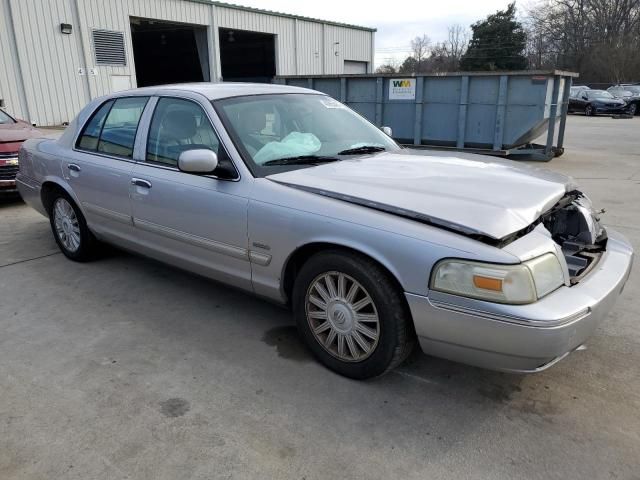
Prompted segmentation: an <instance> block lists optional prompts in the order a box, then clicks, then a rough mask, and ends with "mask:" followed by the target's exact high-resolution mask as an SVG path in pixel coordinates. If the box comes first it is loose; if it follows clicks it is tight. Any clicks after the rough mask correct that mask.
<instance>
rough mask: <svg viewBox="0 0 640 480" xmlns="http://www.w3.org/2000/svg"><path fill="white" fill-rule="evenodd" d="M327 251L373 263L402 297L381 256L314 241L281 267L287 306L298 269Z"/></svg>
mask: <svg viewBox="0 0 640 480" xmlns="http://www.w3.org/2000/svg"><path fill="white" fill-rule="evenodd" d="M327 251H342V252H348V253H352V254H356V255H359V256H362V257H365V258H367V259H369V260H371V261H373V262H374V263H376V264H377V265H378V266H379V267H380V268H381V269H382V270H383V271H384V272H385V273H386V274H387V275H388V277H389V279H390V280H391V281H392V282H393V283H394V285H395V286H396V288H398V291H399V292H400V293H401V294H402V295H403V296H404V292H405V289H404V288H403V287H402V283H401V282H400V280H399V278H398V275H397V273H396V272H395V270H394V269H393V267H392V266H391V265H389V262H387V261H386V260H385V259H384V258H383V257H382V256H381V255H376V254H375V253H374V252H370V251H366V250H365V249H363V248H358V247H356V246H351V245H346V244H341V243H337V242H332V241H315V242H310V243H306V244H304V245H301V246H299V247H298V248H296V249H295V250H294V251H293V252H292V253H291V254H290V255H289V257H288V258H287V260H286V261H285V263H284V265H283V268H282V274H281V277H280V278H282V282H281V288H282V294H283V296H284V298H285V299H286V302H287V304H290V303H291V295H292V292H293V284H294V281H295V279H296V277H297V275H298V272H299V271H300V268H302V266H303V265H304V263H305V262H306V261H307V260H308V259H309V258H311V257H312V256H313V255H315V254H317V253H320V252H327ZM407 307H408V305H407Z"/></svg>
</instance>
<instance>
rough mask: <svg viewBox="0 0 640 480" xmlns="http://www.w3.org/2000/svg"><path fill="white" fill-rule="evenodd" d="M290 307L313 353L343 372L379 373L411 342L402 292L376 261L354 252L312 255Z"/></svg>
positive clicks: (358, 374) (355, 374)
mask: <svg viewBox="0 0 640 480" xmlns="http://www.w3.org/2000/svg"><path fill="white" fill-rule="evenodd" d="M293 311H294V315H295V319H296V322H297V324H298V329H299V331H300V334H301V336H302V338H303V340H304V342H305V343H306V344H307V346H308V347H309V349H310V350H311V351H312V353H313V354H314V356H315V357H316V358H317V359H318V360H319V361H320V362H321V363H323V364H324V365H325V366H327V367H328V368H330V369H331V370H333V371H335V372H337V373H339V374H341V375H344V376H346V377H350V378H355V379H366V378H371V377H376V376H379V375H382V374H384V373H386V372H387V371H389V370H391V369H392V368H395V367H396V366H398V365H400V364H401V363H402V362H403V361H404V360H405V359H406V358H407V357H408V356H409V354H410V353H411V351H412V349H413V347H414V344H415V333H414V331H413V328H412V323H411V318H410V314H409V311H408V307H407V305H406V302H405V299H404V296H403V295H402V292H401V291H400V289H399V288H398V287H397V286H396V285H395V283H394V282H393V281H392V280H391V279H390V278H389V275H388V274H387V273H386V272H385V271H384V270H383V269H382V268H381V267H380V266H379V265H378V264H376V263H375V262H373V261H372V260H370V259H368V258H366V257H364V256H361V255H358V254H354V253H350V252H343V251H328V252H323V253H319V254H316V255H314V256H313V257H311V258H310V259H309V260H308V261H307V262H306V263H305V264H304V265H303V267H302V269H301V270H300V273H299V274H298V276H297V278H296V281H295V286H294V290H293Z"/></svg>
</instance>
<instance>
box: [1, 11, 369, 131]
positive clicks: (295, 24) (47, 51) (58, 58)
mask: <svg viewBox="0 0 640 480" xmlns="http://www.w3.org/2000/svg"><path fill="white" fill-rule="evenodd" d="M130 17H143V18H154V19H158V20H167V21H173V22H183V23H189V24H194V25H203V26H207V27H208V37H209V51H210V62H209V63H210V67H211V78H212V79H214V80H215V79H219V78H220V73H219V72H220V56H219V50H218V48H217V43H218V28H220V27H222V28H234V29H238V30H249V31H256V32H264V33H271V34H274V35H276V72H277V74H278V75H321V74H341V73H343V68H344V61H345V60H353V61H362V62H368V63H369V68H370V69H371V68H372V66H373V57H374V52H373V36H374V33H373V32H371V31H367V30H360V29H355V28H348V27H344V26H338V25H333V24H327V23H321V22H314V21H310V20H305V19H299V18H294V17H292V16H287V15H272V14H268V13H262V12H256V11H247V10H243V9H240V8H234V7H230V6H225V5H221V4H213V3H206V2H203V1H189V0H46V1H42V0H35V1H32V0H0V98H3V99H4V100H5V103H6V105H7V110H8V111H10V112H11V113H13V114H15V115H17V116H19V117H22V118H25V119H26V120H29V121H31V122H32V123H36V124H38V125H59V124H61V123H63V122H66V121H70V120H71V119H72V118H73V117H74V116H75V114H76V113H77V112H78V110H80V108H81V107H82V106H83V105H85V104H86V103H87V102H88V101H89V100H90V99H92V98H95V97H98V96H101V95H105V94H108V93H111V91H112V88H113V87H112V85H113V84H114V82H113V81H112V78H111V77H112V76H117V80H118V82H116V83H119V84H123V83H126V82H125V80H126V78H124V77H129V78H130V84H131V85H132V86H134V87H135V86H136V77H135V65H134V58H133V49H132V43H131V28H130ZM12 20H13V21H12ZM61 23H69V24H71V25H72V26H73V33H72V34H71V35H63V34H62V33H61V32H60V24H61ZM92 29H105V30H114V31H119V32H123V33H124V35H125V50H126V58H127V65H126V66H96V65H95V60H94V52H93V47H92V40H91V30H92ZM336 42H337V43H336ZM80 72H82V73H80ZM91 72H95V73H96V75H93V74H91Z"/></svg>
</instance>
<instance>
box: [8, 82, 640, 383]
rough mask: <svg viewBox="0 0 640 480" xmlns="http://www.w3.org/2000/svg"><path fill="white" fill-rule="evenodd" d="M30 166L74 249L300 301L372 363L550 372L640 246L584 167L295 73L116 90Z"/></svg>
mask: <svg viewBox="0 0 640 480" xmlns="http://www.w3.org/2000/svg"><path fill="white" fill-rule="evenodd" d="M18 185H19V188H20V192H21V194H22V195H23V198H24V199H25V201H26V202H27V203H28V204H29V205H31V206H32V207H33V208H35V209H36V210H38V211H39V212H41V213H42V214H44V215H46V216H48V217H49V219H50V223H51V229H52V233H53V236H54V238H55V240H56V242H57V243H58V246H59V247H60V249H61V251H62V252H63V253H64V254H65V255H66V256H67V257H68V258H70V259H72V260H77V261H84V260H88V259H90V258H91V257H92V254H93V253H94V252H95V250H96V248H97V247H98V246H99V244H98V241H99V240H102V241H106V242H111V243H114V244H116V245H120V246H122V247H125V248H127V249H129V250H131V251H136V252H139V253H142V254H145V255H147V256H150V257H154V258H156V259H159V260H162V261H164V262H167V263H170V264H173V265H176V266H178V267H182V268H185V269H187V270H191V271H193V272H196V273H199V274H201V275H205V276H208V277H210V278H213V279H216V280H219V281H222V282H225V283H227V284H230V285H233V286H236V287H239V288H242V289H245V290H247V291H250V292H253V293H255V294H258V295H260V296H263V297H266V298H269V299H271V300H273V301H276V302H279V303H282V304H285V305H288V306H290V307H291V308H292V310H293V313H294V317H295V319H296V321H297V324H298V328H299V330H300V334H301V338H302V339H303V340H304V342H305V343H306V344H307V345H308V347H309V349H310V350H311V352H313V354H314V355H315V356H316V357H317V358H318V359H319V360H320V361H321V362H322V363H323V364H325V365H326V366H327V367H329V368H331V369H333V370H335V371H337V372H339V373H341V374H343V375H346V376H348V377H352V378H368V377H373V376H376V375H381V374H383V373H385V372H387V371H388V370H389V369H391V368H393V367H395V366H397V365H399V364H400V363H401V362H402V361H403V360H404V359H405V358H407V356H408V355H409V354H410V352H411V350H412V348H413V347H414V345H415V343H416V342H417V343H419V344H420V345H421V346H422V349H423V350H424V351H425V352H426V353H429V354H431V355H434V356H440V357H444V358H448V359H451V360H456V361H460V362H465V363H469V364H472V365H477V366H481V367H485V368H492V369H498V370H505V371H512V372H536V371H540V370H542V369H544V368H547V367H549V366H551V365H553V364H554V363H555V362H557V361H559V360H560V359H562V358H564V357H565V356H566V355H568V354H569V353H570V352H571V351H573V350H575V349H576V348H578V347H579V346H580V345H582V344H583V343H584V342H585V341H586V340H587V338H588V337H589V336H590V335H591V334H592V333H593V332H594V330H595V329H596V328H597V326H598V324H599V323H600V322H601V321H602V320H604V319H605V318H606V316H607V314H608V312H609V310H610V309H611V308H612V307H613V304H614V303H615V301H616V299H617V298H618V296H619V295H620V293H621V291H622V288H623V286H624V285H625V283H626V281H627V278H628V275H629V272H630V269H631V263H632V258H633V251H632V248H631V246H630V244H629V242H628V241H627V240H626V239H625V238H624V237H623V236H622V235H621V234H619V233H617V232H615V231H614V230H611V229H608V228H605V227H604V226H602V225H601V223H600V220H599V218H598V216H597V214H596V213H595V212H594V210H593V209H592V207H591V204H590V201H589V199H588V198H587V197H586V196H585V194H584V193H582V192H581V191H579V190H578V188H577V186H576V184H575V183H574V182H573V181H572V179H570V178H568V177H566V176H564V175H561V174H557V173H554V172H551V171H547V170H543V169H540V168H538V167H535V168H534V167H528V166H525V165H520V164H517V163H516V162H511V161H507V160H498V159H495V158H492V157H482V156H474V155H468V154H467V155H465V154H453V153H448V152H447V153H431V154H425V153H424V152H416V151H411V150H407V149H403V148H402V147H400V146H399V145H398V144H397V143H396V142H395V141H394V140H392V139H391V138H390V137H389V136H387V135H386V134H385V133H383V132H382V131H381V130H380V129H378V128H376V127H375V126H374V125H372V124H371V123H369V122H368V121H367V120H365V119H364V118H363V117H362V116H360V115H358V114H357V113H355V112H354V111H353V110H351V109H349V108H348V107H346V106H345V105H343V104H342V103H340V102H338V101H336V100H334V99H332V98H331V97H329V96H327V95H325V94H322V93H320V92H316V91H313V90H308V89H304V88H297V87H291V86H285V85H258V84H233V83H229V84H206V83H201V84H193V85H187V84H185V85H179V86H165V87H150V88H142V89H137V90H131V91H126V92H119V93H116V94H113V95H110V96H108V97H103V98H100V99H97V100H95V101H93V102H92V103H91V104H89V105H88V106H87V107H85V108H84V109H83V110H82V111H81V112H80V114H79V115H78V117H77V118H76V119H75V120H74V121H73V122H72V123H71V125H70V126H69V127H68V128H67V130H66V131H65V132H64V134H63V135H62V137H60V138H59V139H58V140H46V139H45V140H29V141H27V142H26V143H25V145H24V147H23V148H22V150H21V151H20V173H19V175H18ZM96 268H100V266H97V267H96ZM69 275H70V276H73V271H72V269H71V270H70V271H69ZM70 288H71V287H70ZM71 294H72V292H71ZM70 298H72V296H71V297H70ZM139 312H140V313H139V314H140V315H144V314H145V309H144V305H140V308H139ZM211 321H213V322H215V316H212V318H211ZM247 334H248V335H255V334H256V333H255V332H253V333H247Z"/></svg>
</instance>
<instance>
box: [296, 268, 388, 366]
mask: <svg viewBox="0 0 640 480" xmlns="http://www.w3.org/2000/svg"><path fill="white" fill-rule="evenodd" d="M305 309H306V315H307V321H308V323H309V327H310V328H311V331H312V333H313V336H314V337H315V339H316V341H317V342H318V343H319V344H320V345H321V346H322V347H323V348H324V349H325V350H326V351H327V352H328V353H329V354H331V355H332V356H334V357H335V358H337V359H339V360H341V361H344V362H360V361H362V360H364V359H366V358H368V357H369V356H370V355H371V354H372V353H373V352H374V351H375V349H376V346H377V345H378V341H379V339H380V322H379V318H378V311H377V309H376V306H375V303H374V302H373V299H372V298H371V295H369V292H367V290H366V289H365V288H364V287H363V286H362V284H360V283H359V282H358V281H357V280H355V279H354V278H353V277H351V276H349V275H347V274H345V273H342V272H337V271H331V272H325V273H322V274H320V275H318V276H317V277H316V278H315V279H314V280H313V281H312V282H311V284H310V286H309V288H308V290H307V294H306V298H305Z"/></svg>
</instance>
